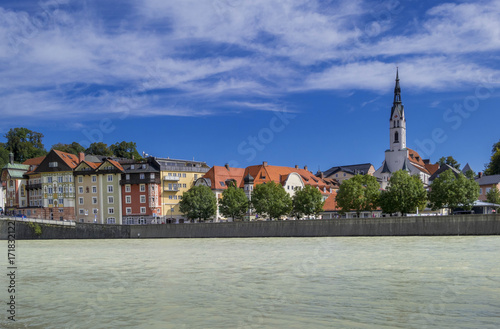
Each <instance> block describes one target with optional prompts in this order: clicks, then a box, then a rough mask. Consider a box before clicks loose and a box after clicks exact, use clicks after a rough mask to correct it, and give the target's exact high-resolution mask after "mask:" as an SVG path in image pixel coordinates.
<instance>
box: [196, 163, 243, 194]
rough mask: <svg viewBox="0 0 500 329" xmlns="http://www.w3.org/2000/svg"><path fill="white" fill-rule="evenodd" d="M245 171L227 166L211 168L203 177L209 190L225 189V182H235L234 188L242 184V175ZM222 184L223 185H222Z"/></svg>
mask: <svg viewBox="0 0 500 329" xmlns="http://www.w3.org/2000/svg"><path fill="white" fill-rule="evenodd" d="M244 173H245V169H243V168H233V167H229V166H213V167H212V168H210V170H209V171H207V172H206V173H205V175H203V178H205V179H206V182H207V183H209V184H210V188H211V189H218V190H219V189H226V188H227V186H226V181H227V180H235V181H236V186H241V185H242V184H243V174H244ZM222 184H224V185H222Z"/></svg>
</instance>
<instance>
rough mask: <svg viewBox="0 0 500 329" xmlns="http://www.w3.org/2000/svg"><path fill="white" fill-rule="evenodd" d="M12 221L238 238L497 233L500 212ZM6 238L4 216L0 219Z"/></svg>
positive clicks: (21, 234)
mask: <svg viewBox="0 0 500 329" xmlns="http://www.w3.org/2000/svg"><path fill="white" fill-rule="evenodd" d="M38 225H39V227H40V229H36V226H35V225H33V224H29V223H26V222H16V239H113V238H114V239H123V238H141V239H142V238H243V237H247V238H249V237H320V236H407V235H427V236H429V235H500V215H456V216H438V217H389V218H369V219H337V220H304V221H272V222H268V221H256V222H234V223H196V224H164V225H99V224H81V223H76V225H75V226H58V225H47V224H38ZM0 239H2V240H5V239H7V221H5V220H2V221H0Z"/></svg>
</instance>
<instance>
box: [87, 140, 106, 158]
mask: <svg viewBox="0 0 500 329" xmlns="http://www.w3.org/2000/svg"><path fill="white" fill-rule="evenodd" d="M85 153H86V154H92V155H104V156H113V151H111V150H110V149H109V147H108V145H107V144H105V143H103V142H95V143H92V144H90V145H89V147H88V148H87V149H86V150H85Z"/></svg>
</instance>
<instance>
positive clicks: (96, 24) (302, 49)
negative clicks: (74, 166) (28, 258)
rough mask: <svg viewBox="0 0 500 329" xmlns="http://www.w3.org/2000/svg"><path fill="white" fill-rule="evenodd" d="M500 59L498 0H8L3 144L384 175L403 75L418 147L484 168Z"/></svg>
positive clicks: (0, 27)
mask: <svg viewBox="0 0 500 329" xmlns="http://www.w3.org/2000/svg"><path fill="white" fill-rule="evenodd" d="M499 59H500V1H498V0H497V1H491V0H485V1H426V0H406V1H404V0H400V1H397V0H390V1H371V0H370V1H368V0H338V1H335V0H331V1H329V0H324V1H314V0H289V1H287V0H282V1H277V0H253V1H243V0H207V1H201V0H198V1H194V0H182V1H169V0H137V1H133V0H130V1H98V0H78V1H76V0H75V1H73V0H52V1H29V0H23V1H17V0H2V2H1V3H0V77H1V78H0V115H1V116H0V118H1V120H0V133H1V135H2V139H1V141H5V139H4V138H3V135H5V133H6V132H7V131H8V130H9V129H11V128H14V127H26V128H29V129H32V130H35V131H37V132H41V133H43V134H44V138H43V142H44V145H45V147H46V148H47V149H50V147H51V146H52V145H53V144H56V143H71V142H74V141H76V142H79V143H80V144H82V145H83V146H85V147H88V145H89V144H90V143H92V142H104V143H106V144H108V145H111V144H113V143H116V142H121V141H133V142H136V143H137V149H138V151H139V152H140V153H142V152H145V153H147V154H149V155H152V156H157V157H170V158H176V159H188V160H192V159H194V160H198V161H205V162H206V163H207V164H208V165H209V166H213V165H224V164H225V163H228V164H230V165H231V166H234V167H246V166H249V165H256V164H260V163H262V161H267V162H268V163H269V164H270V165H281V166H295V165H299V166H301V167H303V166H305V165H307V166H308V169H309V170H311V171H313V172H316V171H317V170H322V171H324V170H327V169H329V168H330V167H332V166H338V165H349V164H359V163H372V164H373V165H374V167H375V169H377V168H378V167H380V165H381V164H382V161H383V160H384V152H385V150H386V149H388V148H389V116H390V110H391V106H392V101H393V93H394V83H395V76H396V68H397V67H398V68H399V78H400V84H401V93H402V101H403V104H404V106H405V112H406V120H407V145H408V147H409V148H412V149H415V150H417V151H418V152H419V153H420V155H421V156H422V158H429V159H430V160H431V162H436V161H438V160H439V158H441V157H442V156H450V155H451V156H453V157H454V158H455V159H456V160H457V161H458V162H459V163H460V164H461V165H462V166H464V165H465V164H466V163H469V164H470V165H471V167H472V169H473V170H475V171H476V172H477V171H482V170H483V169H484V165H485V164H486V163H487V162H489V159H490V156H491V148H492V145H493V144H494V143H495V142H498V141H499V140H500V129H499V122H500V112H499V109H498V104H499V103H500V61H499Z"/></svg>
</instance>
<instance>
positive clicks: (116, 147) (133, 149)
mask: <svg viewBox="0 0 500 329" xmlns="http://www.w3.org/2000/svg"><path fill="white" fill-rule="evenodd" d="M109 149H110V151H111V152H113V154H114V155H115V156H116V157H119V158H126V159H136V160H140V159H142V157H141V156H140V154H139V152H137V145H136V144H135V143H134V142H125V141H123V142H120V143H115V144H113V145H111V146H110V147H109Z"/></svg>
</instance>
